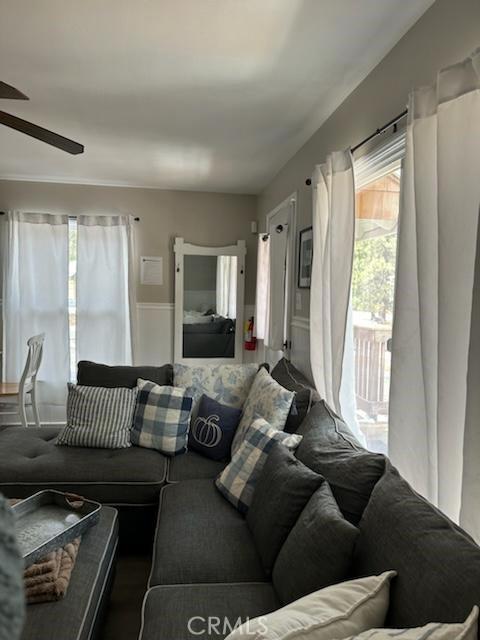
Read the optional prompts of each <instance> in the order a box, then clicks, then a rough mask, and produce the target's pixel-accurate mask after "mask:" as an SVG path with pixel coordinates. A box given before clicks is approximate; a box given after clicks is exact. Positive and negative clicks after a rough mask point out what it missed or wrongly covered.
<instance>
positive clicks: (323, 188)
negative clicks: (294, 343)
mask: <svg viewBox="0 0 480 640" xmlns="http://www.w3.org/2000/svg"><path fill="white" fill-rule="evenodd" d="M312 187H313V263H312V280H311V289H310V359H311V367H312V373H313V377H314V381H315V385H316V387H317V389H318V392H319V393H320V395H321V397H322V398H325V400H326V401H327V403H328V404H329V405H330V406H331V407H332V408H333V409H334V410H335V411H336V412H337V413H339V414H341V415H342V417H343V418H344V420H345V421H346V422H347V424H348V426H349V427H350V429H351V430H352V431H353V432H354V433H355V435H356V436H357V437H359V438H362V436H361V434H360V430H359V429H358V426H357V423H356V420H355V395H354V384H353V376H354V368H353V360H354V358H353V332H352V330H351V327H350V328H349V330H348V331H347V325H349V321H351V317H350V316H349V301H350V284H351V277H352V263H353V247H354V236H355V187H354V177H353V162H352V155H351V153H350V152H349V151H337V152H334V153H332V154H331V155H329V156H328V158H327V160H326V162H325V163H324V164H322V165H318V166H317V167H316V168H315V172H314V176H313V179H312Z"/></svg>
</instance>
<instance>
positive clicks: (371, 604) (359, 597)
mask: <svg viewBox="0 0 480 640" xmlns="http://www.w3.org/2000/svg"><path fill="white" fill-rule="evenodd" d="M395 575H397V574H396V572H395V571H386V572H385V573H382V574H381V575H380V576H372V577H369V578H358V579H357V580H350V581H349V582H342V583H340V584H335V585H332V586H331V587H326V588H325V589H320V591H315V592H314V593H310V594H309V595H308V596H304V597H303V598H300V600H296V601H295V602H292V603H290V604H288V605H287V606H286V607H282V608H281V609H278V611H274V612H273V613H269V614H268V615H265V616H260V617H259V618H254V619H253V620H249V621H248V622H246V623H245V624H242V626H241V627H238V629H235V631H233V632H232V633H231V634H230V635H229V636H228V639H227V640H286V639H287V638H288V640H293V639H295V640H338V639H341V638H347V637H348V636H355V635H358V634H360V633H362V632H363V631H367V630H368V629H373V628H375V627H381V626H382V625H383V624H384V622H385V617H386V615H387V610H388V605H389V602H390V580H391V579H392V578H393V577H394V576H395Z"/></svg>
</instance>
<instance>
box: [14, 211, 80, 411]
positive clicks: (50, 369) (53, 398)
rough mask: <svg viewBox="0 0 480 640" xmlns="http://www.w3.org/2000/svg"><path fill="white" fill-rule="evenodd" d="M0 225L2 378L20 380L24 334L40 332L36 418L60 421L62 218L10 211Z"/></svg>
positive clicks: (65, 364) (65, 371)
mask: <svg viewBox="0 0 480 640" xmlns="http://www.w3.org/2000/svg"><path fill="white" fill-rule="evenodd" d="M6 227H7V228H6V235H7V237H6V242H5V243H4V244H5V260H4V304H3V318H4V328H3V330H4V345H5V357H4V371H3V375H4V380H7V381H11V382H18V381H19V380H20V376H21V373H22V371H23V367H24V365H25V359H26V357H27V340H28V338H30V337H31V336H33V335H35V334H38V333H42V332H44V333H45V344H44V348H43V360H42V365H41V367H40V371H39V377H38V400H39V404H40V417H41V419H42V420H43V421H45V420H56V419H62V418H63V417H64V405H65V398H66V383H67V380H68V379H69V349H68V288H67V285H68V217H67V216H64V215H50V214H41V213H19V212H11V213H9V214H8V217H7V225H6Z"/></svg>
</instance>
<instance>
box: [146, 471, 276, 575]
mask: <svg viewBox="0 0 480 640" xmlns="http://www.w3.org/2000/svg"><path fill="white" fill-rule="evenodd" d="M263 580H266V577H265V574H264V572H263V569H262V564H261V562H260V558H259V556H258V553H257V551H256V549H255V545H254V543H253V539H252V536H251V533H250V531H249V529H248V527H247V523H246V522H245V519H244V518H243V517H242V516H241V515H240V514H239V513H238V511H236V510H235V508H234V507H232V505H230V504H229V503H228V502H227V501H226V500H224V499H223V498H222V496H221V495H220V494H219V493H218V491H217V490H216V488H215V486H214V484H213V482H212V481H211V480H190V481H185V482H179V483H177V484H172V485H169V486H167V487H164V489H162V493H161V496H160V508H159V513H158V525H157V533H156V537H155V544H154V557H153V562H152V573H151V576H150V582H149V585H150V586H153V585H157V584H190V583H191V584H198V583H202V582H204V583H212V582H253V581H263Z"/></svg>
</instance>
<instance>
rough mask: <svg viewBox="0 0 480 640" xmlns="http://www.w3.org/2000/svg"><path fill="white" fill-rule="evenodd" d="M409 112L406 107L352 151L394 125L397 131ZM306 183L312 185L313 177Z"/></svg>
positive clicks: (353, 149)
mask: <svg viewBox="0 0 480 640" xmlns="http://www.w3.org/2000/svg"><path fill="white" fill-rule="evenodd" d="M407 114H408V109H405V111H402V113H399V114H398V116H395V118H392V119H391V120H389V121H388V122H387V123H386V124H384V125H383V126H381V127H380V128H378V129H376V130H375V131H374V132H373V133H371V134H370V135H369V136H367V137H366V138H365V139H364V140H362V141H361V142H359V143H358V144H356V145H355V146H354V147H351V149H350V151H351V152H352V153H355V151H357V149H360V147H363V145H364V144H367V142H370V140H373V139H374V138H376V137H377V136H380V135H382V133H385V131H386V130H387V129H390V127H392V126H393V127H394V132H395V131H396V129H397V123H398V122H400V120H403V118H405V116H406V115H407ZM305 184H306V185H307V186H310V185H311V184H312V179H311V178H307V179H306V180H305Z"/></svg>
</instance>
